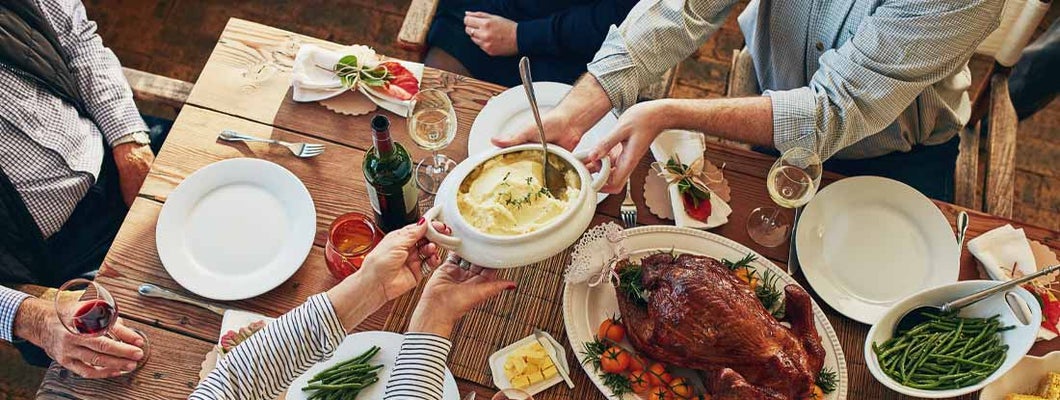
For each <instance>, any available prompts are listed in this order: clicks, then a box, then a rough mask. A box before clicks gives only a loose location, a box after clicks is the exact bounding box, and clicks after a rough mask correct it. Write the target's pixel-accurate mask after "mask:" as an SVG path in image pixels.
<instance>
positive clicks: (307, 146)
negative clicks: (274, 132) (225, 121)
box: [217, 129, 324, 158]
mask: <svg viewBox="0 0 1060 400" xmlns="http://www.w3.org/2000/svg"><path fill="white" fill-rule="evenodd" d="M217 137H218V138H220V139H221V140H227V141H229V142H265V143H271V144H278V145H280V146H283V147H286V148H287V150H290V151H291V153H294V155H295V156H297V157H301V158H309V157H316V156H319V155H320V153H323V152H324V145H322V144H312V143H288V142H284V141H280V140H274V139H263V138H259V137H254V136H250V135H244V134H242V133H239V132H236V131H233V130H231V129H225V130H222V131H221V133H220V134H219V135H217Z"/></svg>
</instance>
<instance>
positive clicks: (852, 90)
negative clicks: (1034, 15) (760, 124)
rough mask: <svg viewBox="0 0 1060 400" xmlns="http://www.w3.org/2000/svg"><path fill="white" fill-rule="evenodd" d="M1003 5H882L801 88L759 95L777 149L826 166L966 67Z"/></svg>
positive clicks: (987, 1)
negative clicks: (808, 152)
mask: <svg viewBox="0 0 1060 400" xmlns="http://www.w3.org/2000/svg"><path fill="white" fill-rule="evenodd" d="M1002 4H1003V2H1002V1H1001V0H962V1H950V2H947V1H936V0H903V1H886V2H884V4H883V5H881V6H880V7H879V8H877V9H876V11H875V12H874V13H873V14H872V15H870V16H867V17H865V19H864V20H863V21H862V22H861V24H860V26H859V27H858V31H857V32H856V33H855V34H854V36H853V37H852V38H851V40H849V41H847V42H846V43H845V44H843V45H842V46H840V47H839V48H838V49H834V50H828V51H826V52H825V53H824V54H822V55H821V57H820V60H819V61H820V67H819V68H818V70H817V71H816V72H815V73H814V74H813V77H812V78H811V80H810V83H809V85H808V86H805V87H800V88H795V89H792V90H777V91H766V92H765V94H766V95H767V96H769V97H770V100H771V103H772V105H773V139H774V144H775V146H776V148H777V149H778V150H781V151H785V150H788V149H790V148H793V147H805V148H809V149H814V150H815V151H816V152H817V153H818V154H819V155H820V156H821V158H822V159H827V158H829V157H831V156H832V155H834V154H835V153H836V152H838V151H839V150H842V149H843V148H845V147H847V146H850V145H852V144H854V143H857V142H858V141H860V140H862V139H865V138H866V137H869V136H871V135H874V134H876V133H878V132H880V131H881V130H883V129H884V128H886V127H887V126H888V125H890V124H891V123H893V122H894V121H895V119H896V118H898V116H899V114H901V113H902V112H903V111H904V110H906V109H907V108H909V106H910V104H912V103H913V102H914V101H916V99H917V96H919V95H920V93H922V92H923V91H924V89H925V88H926V87H928V86H929V85H932V84H935V83H937V82H939V81H941V80H942V79H944V78H945V77H947V76H949V75H952V74H954V73H955V72H958V71H959V70H960V69H961V68H964V67H965V65H966V63H967V61H968V58H969V57H971V55H972V52H973V51H975V48H976V46H978V44H979V42H981V41H982V40H983V39H984V38H985V37H986V35H987V34H989V33H990V32H991V31H993V30H994V29H995V28H996V27H997V25H998V16H999V14H1000V11H1001V6H1002ZM962 93H963V92H962ZM963 95H965V96H967V94H963ZM925 106H937V105H925ZM965 118H967V116H965Z"/></svg>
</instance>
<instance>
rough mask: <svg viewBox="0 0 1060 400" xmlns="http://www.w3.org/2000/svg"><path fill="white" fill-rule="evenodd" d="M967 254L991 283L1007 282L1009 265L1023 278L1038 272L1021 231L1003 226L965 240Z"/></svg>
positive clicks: (1029, 247)
mask: <svg viewBox="0 0 1060 400" xmlns="http://www.w3.org/2000/svg"><path fill="white" fill-rule="evenodd" d="M968 251H970V252H971V253H972V255H974V256H975V258H976V259H977V260H979V263H981V264H982V265H983V269H985V270H986V273H987V274H988V275H990V278H991V279H994V280H1009V279H1010V278H1011V276H1010V274H1011V272H1012V265H1013V264H1015V265H1016V269H1017V270H1019V271H1020V272H1022V273H1023V274H1024V275H1027V274H1032V273H1034V272H1036V271H1038V264H1037V263H1036V262H1035V261H1034V253H1032V252H1031V246H1030V244H1029V243H1028V242H1027V235H1026V234H1024V233H1023V229H1016V228H1013V227H1012V225H1005V226H1002V227H998V228H995V229H993V230H991V231H989V232H986V233H984V234H982V235H979V237H977V238H975V239H972V240H969V241H968Z"/></svg>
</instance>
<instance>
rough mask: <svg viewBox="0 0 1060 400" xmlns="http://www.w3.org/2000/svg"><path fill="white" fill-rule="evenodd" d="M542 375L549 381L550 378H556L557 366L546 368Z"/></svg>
mask: <svg viewBox="0 0 1060 400" xmlns="http://www.w3.org/2000/svg"><path fill="white" fill-rule="evenodd" d="M541 374H542V375H544V376H545V379H549V378H551V377H553V376H556V374H557V372H556V366H555V365H549V366H548V367H545V369H542V370H541Z"/></svg>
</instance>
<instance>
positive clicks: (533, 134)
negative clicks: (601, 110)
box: [490, 108, 585, 151]
mask: <svg viewBox="0 0 1060 400" xmlns="http://www.w3.org/2000/svg"><path fill="white" fill-rule="evenodd" d="M541 125H543V126H544V127H545V140H547V141H548V142H549V143H552V144H556V145H558V146H560V147H563V148H564V149H567V150H571V151H573V150H574V148H575V147H577V146H578V142H580V141H581V140H582V135H584V134H585V131H583V130H581V129H577V128H576V127H574V125H573V124H571V121H570V118H568V117H567V114H566V113H565V112H562V111H560V110H558V109H556V108H554V109H552V110H549V111H548V112H546V113H545V114H544V115H542V116H541ZM490 142H492V143H493V145H494V146H497V147H512V146H515V145H519V144H523V143H539V142H541V140H540V135H539V134H538V133H537V123H536V122H534V120H532V119H531V120H530V122H528V123H527V124H525V125H523V126H522V127H521V128H520V129H519V130H517V131H514V132H502V133H501V134H500V135H497V136H494V137H493V138H492V139H490Z"/></svg>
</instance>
